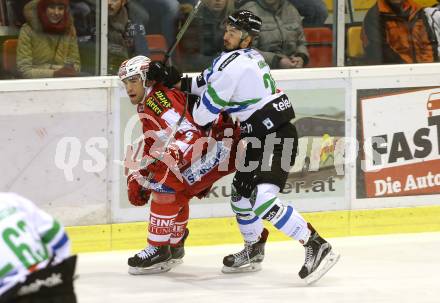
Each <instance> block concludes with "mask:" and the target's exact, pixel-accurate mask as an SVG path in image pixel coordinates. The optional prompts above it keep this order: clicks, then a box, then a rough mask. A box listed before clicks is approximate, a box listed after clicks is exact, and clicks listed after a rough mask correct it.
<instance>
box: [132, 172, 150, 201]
mask: <svg viewBox="0 0 440 303" xmlns="http://www.w3.org/2000/svg"><path fill="white" fill-rule="evenodd" d="M145 178H146V177H144V176H142V175H141V174H140V173H139V172H134V173H132V174H130V175H129V176H128V177H127V187H128V190H127V191H128V201H130V203H131V204H133V205H134V206H143V205H145V204H147V203H148V200H149V199H150V195H151V190H149V189H145V188H143V187H142V185H141V184H142V180H143V179H145Z"/></svg>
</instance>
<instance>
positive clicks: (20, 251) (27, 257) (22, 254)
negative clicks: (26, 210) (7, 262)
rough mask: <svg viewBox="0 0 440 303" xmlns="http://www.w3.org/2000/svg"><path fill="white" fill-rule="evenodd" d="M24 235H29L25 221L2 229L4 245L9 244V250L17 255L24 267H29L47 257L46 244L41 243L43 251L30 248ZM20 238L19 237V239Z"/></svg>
mask: <svg viewBox="0 0 440 303" xmlns="http://www.w3.org/2000/svg"><path fill="white" fill-rule="evenodd" d="M24 235H31V233H30V232H29V231H27V230H26V223H25V222H24V221H22V220H20V221H18V222H17V226H16V227H15V228H14V227H9V228H6V229H5V230H4V231H3V234H2V238H3V241H4V242H5V243H6V245H8V246H9V248H10V249H11V251H12V252H13V253H14V254H15V255H16V256H17V258H18V259H19V260H20V261H21V263H22V264H23V265H24V266H25V267H26V268H30V267H31V266H32V265H35V264H38V263H40V262H41V261H43V260H46V259H47V258H48V251H47V248H46V246H45V245H44V244H43V243H41V240H38V242H40V243H41V247H42V248H43V251H40V250H38V249H35V250H32V248H31V246H30V245H32V243H26V242H25V241H23V240H25V238H24V237H23V236H24ZM20 238H21V239H20Z"/></svg>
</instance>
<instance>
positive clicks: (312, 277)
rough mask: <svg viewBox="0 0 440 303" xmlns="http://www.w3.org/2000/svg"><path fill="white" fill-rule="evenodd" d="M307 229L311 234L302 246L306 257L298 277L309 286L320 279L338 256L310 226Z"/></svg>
mask: <svg viewBox="0 0 440 303" xmlns="http://www.w3.org/2000/svg"><path fill="white" fill-rule="evenodd" d="M308 227H309V228H310V230H311V231H312V233H311V235H310V238H309V240H308V241H307V243H306V244H304V248H305V253H306V257H305V262H304V265H303V266H302V268H301V270H300V271H299V273H298V275H299V276H300V278H301V279H304V281H305V282H306V283H307V284H309V285H310V284H312V283H314V282H316V281H318V280H319V279H321V278H322V277H323V276H324V275H325V274H326V273H327V272H328V271H329V270H330V269H331V268H332V267H333V266H334V265H335V264H336V262H338V260H339V257H340V255H339V254H337V253H335V252H334V251H333V250H332V246H331V245H330V243H328V242H327V241H325V240H324V239H323V238H321V237H320V236H319V234H318V233H317V232H316V230H315V229H314V228H313V227H312V226H311V225H310V224H308Z"/></svg>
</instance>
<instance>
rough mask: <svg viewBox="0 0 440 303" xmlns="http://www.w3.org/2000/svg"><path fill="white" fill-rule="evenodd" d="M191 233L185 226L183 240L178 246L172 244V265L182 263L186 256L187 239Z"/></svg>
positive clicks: (170, 263)
mask: <svg viewBox="0 0 440 303" xmlns="http://www.w3.org/2000/svg"><path fill="white" fill-rule="evenodd" d="M188 235H189V229H188V228H185V233H184V234H183V238H182V240H180V242H179V243H178V244H177V246H174V247H173V246H171V247H170V251H171V260H170V261H169V262H168V264H169V265H170V266H171V267H174V266H176V265H179V264H182V262H183V257H184V256H185V240H186V238H188Z"/></svg>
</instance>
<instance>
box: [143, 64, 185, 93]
mask: <svg viewBox="0 0 440 303" xmlns="http://www.w3.org/2000/svg"><path fill="white" fill-rule="evenodd" d="M147 78H148V80H155V81H157V82H160V83H163V84H164V85H165V86H167V87H170V88H171V87H173V86H174V85H175V84H176V83H178V82H179V81H180V79H182V73H181V72H180V71H179V70H178V69H177V68H176V67H174V66H172V65H170V66H167V65H165V64H163V63H162V62H161V61H153V62H151V63H150V67H149V69H148V73H147Z"/></svg>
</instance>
